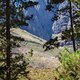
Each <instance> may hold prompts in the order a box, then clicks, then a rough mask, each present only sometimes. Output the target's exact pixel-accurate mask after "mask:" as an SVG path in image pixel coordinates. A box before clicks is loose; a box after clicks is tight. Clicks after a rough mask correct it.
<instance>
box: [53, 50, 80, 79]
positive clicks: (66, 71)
mask: <svg viewBox="0 0 80 80" xmlns="http://www.w3.org/2000/svg"><path fill="white" fill-rule="evenodd" d="M59 59H60V62H61V65H60V66H59V67H58V68H57V69H56V71H55V78H56V79H57V80H80V51H76V52H73V53H70V52H69V51H68V50H64V51H63V52H62V53H61V54H60V56H59Z"/></svg>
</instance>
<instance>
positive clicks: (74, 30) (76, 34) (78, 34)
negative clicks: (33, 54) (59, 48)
mask: <svg viewBox="0 0 80 80" xmlns="http://www.w3.org/2000/svg"><path fill="white" fill-rule="evenodd" d="M77 1H78V0H77ZM77 1H75V3H76V4H77V6H78V5H79V2H77ZM61 2H62V1H61ZM73 2H74V1H73ZM51 3H52V4H56V3H59V2H55V1H53V0H51ZM52 4H49V5H47V7H46V10H49V11H51V10H52V8H53V7H52ZM72 10H73V9H72V5H71V1H70V0H69V1H68V6H66V7H65V8H63V9H61V10H59V11H58V12H60V13H63V12H69V14H70V15H67V16H68V17H69V18H70V22H71V28H69V29H68V28H67V29H66V30H65V31H62V37H61V38H62V40H66V41H67V40H68V39H71V40H72V42H73V50H74V51H76V46H75V39H79V38H80V31H79V29H80V27H79V26H80V14H79V11H72ZM72 12H73V13H72ZM54 20H56V21H57V20H58V15H57V14H56V15H55V17H53V18H52V21H54ZM76 20H77V21H76ZM73 25H75V26H74V27H73ZM53 40H54V39H53ZM58 42H60V41H58ZM47 45H49V44H47ZM52 45H54V44H52Z"/></svg>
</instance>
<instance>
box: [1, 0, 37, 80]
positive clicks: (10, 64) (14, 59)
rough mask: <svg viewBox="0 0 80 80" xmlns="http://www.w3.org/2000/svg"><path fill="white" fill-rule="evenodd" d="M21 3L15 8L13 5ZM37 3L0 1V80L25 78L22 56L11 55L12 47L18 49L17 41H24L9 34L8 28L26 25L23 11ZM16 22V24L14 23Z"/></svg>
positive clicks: (28, 18) (16, 0) (24, 63)
mask: <svg viewBox="0 0 80 80" xmlns="http://www.w3.org/2000/svg"><path fill="white" fill-rule="evenodd" d="M16 2H17V3H21V5H19V6H18V7H16V5H15V3H16ZM37 4H38V3H37V2H32V1H28V2H23V1H22V0H13V1H12V0H0V80H17V79H18V78H19V76H20V75H21V76H22V75H23V76H25V77H27V73H28V72H27V71H26V66H27V65H28V63H26V61H25V59H24V56H23V54H21V53H12V48H13V47H16V46H17V47H18V46H19V44H18V45H17V43H16V42H17V41H19V42H20V41H24V39H22V38H20V37H15V36H12V35H11V34H10V28H12V27H17V26H19V27H20V26H22V25H28V23H26V20H30V19H32V17H33V16H27V17H25V16H24V14H23V9H26V8H28V7H31V6H34V5H37ZM16 21H17V22H16Z"/></svg>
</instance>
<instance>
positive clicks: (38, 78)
mask: <svg viewBox="0 0 80 80" xmlns="http://www.w3.org/2000/svg"><path fill="white" fill-rule="evenodd" d="M29 71H30V73H29V77H30V78H31V80H55V79H54V74H53V69H39V68H35V69H34V68H29Z"/></svg>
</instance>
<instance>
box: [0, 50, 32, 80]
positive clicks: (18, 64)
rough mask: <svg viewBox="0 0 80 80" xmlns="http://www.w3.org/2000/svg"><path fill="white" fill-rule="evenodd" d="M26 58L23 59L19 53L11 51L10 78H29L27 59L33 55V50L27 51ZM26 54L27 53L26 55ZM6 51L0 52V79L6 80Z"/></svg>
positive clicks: (13, 79)
mask: <svg viewBox="0 0 80 80" xmlns="http://www.w3.org/2000/svg"><path fill="white" fill-rule="evenodd" d="M28 55H29V56H28V58H26V59H25V57H24V55H23V54H21V53H14V54H13V53H12V56H11V58H10V59H11V66H10V71H11V80H18V79H19V78H20V77H25V78H27V79H28V80H29V77H28V73H29V71H28V70H27V66H28V64H29V59H30V58H31V57H32V55H33V50H32V49H31V51H30V52H28ZM26 56H27V55H26ZM6 67H7V66H6V53H4V52H0V80H6Z"/></svg>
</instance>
